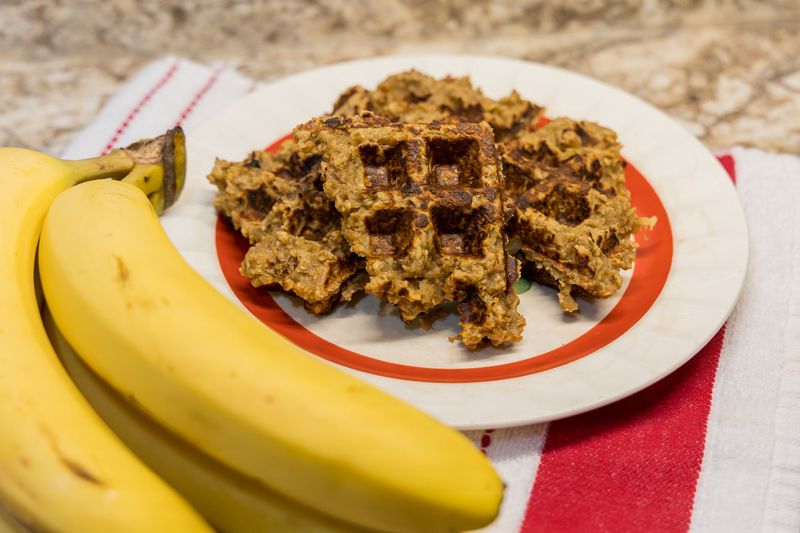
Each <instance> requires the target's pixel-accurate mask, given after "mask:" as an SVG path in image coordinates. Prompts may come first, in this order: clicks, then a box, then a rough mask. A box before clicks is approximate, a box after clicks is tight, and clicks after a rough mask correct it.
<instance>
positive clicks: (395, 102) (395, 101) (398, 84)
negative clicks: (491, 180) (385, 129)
mask: <svg viewBox="0 0 800 533" xmlns="http://www.w3.org/2000/svg"><path fill="white" fill-rule="evenodd" d="M362 111H371V112H372V113H375V114H376V115H380V116H384V117H387V118H389V119H390V120H392V121H396V122H407V123H419V124H427V123H430V122H434V121H438V122H480V121H482V120H484V121H486V122H488V123H489V124H490V125H491V126H492V129H493V130H494V134H495V139H496V140H497V141H498V142H500V141H506V140H509V139H512V138H514V137H516V136H517V135H519V134H522V133H525V132H527V131H530V129H531V127H532V126H533V125H534V124H536V122H537V121H538V120H539V118H540V117H541V115H542V112H543V109H542V108H541V107H540V106H538V105H536V104H533V103H531V102H529V101H527V100H524V99H523V98H522V97H520V95H519V93H517V92H516V91H512V92H511V94H509V95H508V96H505V97H503V98H501V99H499V100H493V99H491V98H488V97H487V96H484V94H483V93H482V92H481V91H480V89H477V88H475V87H473V86H472V83H471V82H470V80H469V78H468V77H463V78H454V77H450V76H447V77H445V78H442V79H436V78H433V77H431V76H428V75H426V74H422V73H421V72H419V71H416V70H409V71H406V72H401V73H399V74H395V75H393V76H389V77H388V78H386V79H385V80H384V81H383V82H381V83H380V84H379V85H378V86H377V88H376V89H375V90H373V91H368V90H367V89H364V88H363V87H361V86H354V87H351V88H350V89H348V90H347V91H345V92H344V93H342V94H341V96H339V99H338V100H337V101H336V103H335V104H334V107H333V113H334V114H335V115H339V116H355V115H358V114H359V113H361V112H362Z"/></svg>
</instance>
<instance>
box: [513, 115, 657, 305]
mask: <svg viewBox="0 0 800 533" xmlns="http://www.w3.org/2000/svg"><path fill="white" fill-rule="evenodd" d="M619 149H620V145H619V143H618V142H617V139H616V135H615V134H614V132H613V131H611V130H609V129H606V128H603V127H601V126H598V125H596V124H593V123H590V122H575V121H572V120H569V119H564V118H562V119H558V120H554V121H553V122H551V123H549V124H548V125H546V126H544V127H542V128H540V129H538V130H536V131H535V132H532V133H529V134H526V135H523V136H521V137H519V138H518V139H516V140H514V141H513V142H511V143H508V144H507V145H506V146H505V147H504V152H505V153H504V154H503V167H504V170H505V174H506V180H507V181H506V190H507V191H508V194H510V195H512V196H518V199H517V201H516V205H515V212H514V217H513V219H512V221H511V223H510V224H509V228H508V230H509V233H510V234H511V235H512V237H513V238H512V243H511V248H512V251H516V249H517V248H519V249H520V251H521V254H522V257H524V259H525V260H527V261H528V263H527V264H526V265H525V266H524V267H523V270H524V272H525V275H526V276H529V277H532V278H533V279H535V280H537V281H540V282H543V283H548V284H551V285H554V286H556V287H557V288H558V289H559V293H558V299H559V303H560V305H561V308H562V309H563V310H565V311H569V312H572V311H576V310H577V309H578V304H577V302H576V301H575V299H574V298H573V294H572V293H573V289H575V288H577V289H578V290H579V291H582V292H584V293H586V294H589V295H591V296H595V297H598V298H607V297H609V296H611V295H612V294H614V293H615V292H616V291H617V290H618V289H619V288H620V286H621V284H622V276H621V275H620V273H619V271H620V270H621V269H623V270H627V269H629V268H631V267H632V266H633V260H634V258H635V255H636V243H635V241H633V240H632V239H631V238H630V237H631V235H633V234H634V233H636V232H637V231H639V230H640V229H641V228H642V227H645V226H652V224H653V223H654V222H655V221H654V220H650V219H642V218H639V217H638V216H637V215H636V211H635V209H633V208H632V207H631V204H630V193H629V192H628V190H627V188H626V187H625V174H624V168H625V163H624V161H623V159H622V157H621V156H620V153H619Z"/></svg>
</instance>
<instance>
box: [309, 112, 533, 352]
mask: <svg viewBox="0 0 800 533" xmlns="http://www.w3.org/2000/svg"><path fill="white" fill-rule="evenodd" d="M294 133H295V138H296V139H297V141H298V146H299V147H300V150H301V154H302V155H303V156H305V157H312V156H313V155H314V154H323V157H324V161H323V165H322V169H323V173H324V177H325V179H324V184H323V186H324V190H325V192H326V193H327V195H328V196H329V197H330V198H332V199H333V200H334V202H335V205H336V209H337V210H338V211H339V212H340V213H341V214H342V232H343V234H344V236H345V237H346V238H347V240H348V242H349V243H350V246H351V250H352V251H353V252H354V253H356V254H358V255H359V256H361V257H364V258H365V259H366V270H367V273H368V274H369V281H368V282H367V284H366V286H365V290H366V291H367V292H370V293H372V294H375V295H376V296H378V297H379V298H383V299H386V300H388V301H389V302H391V303H393V304H395V305H396V306H397V308H398V310H399V312H400V316H401V317H402V319H403V320H405V321H412V320H414V319H415V318H416V317H418V316H419V315H421V314H423V313H429V312H431V311H433V310H434V309H435V308H436V307H437V306H439V305H440V304H442V303H444V302H448V301H450V302H456V303H457V309H458V311H459V314H460V316H461V321H460V325H461V328H462V330H461V333H460V335H459V339H460V340H461V342H463V343H464V344H465V345H466V346H467V347H470V348H474V347H477V346H478V345H479V344H480V343H481V342H482V341H483V340H484V339H488V341H489V342H491V343H492V344H494V345H500V344H503V343H506V342H514V341H518V340H520V339H521V332H522V328H523V327H524V325H525V320H524V318H523V317H522V316H521V315H520V314H519V313H518V312H517V305H518V303H519V299H518V298H517V295H516V294H515V293H514V290H513V285H514V283H515V282H516V280H517V278H518V276H519V266H518V262H517V261H516V260H515V259H514V258H513V257H511V256H509V255H508V254H507V253H506V247H505V244H506V237H505V235H504V233H503V223H504V222H503V205H502V191H501V188H500V187H501V183H502V176H501V174H500V169H499V166H500V165H499V161H498V158H497V155H496V150H495V145H494V135H493V132H492V130H491V128H490V127H489V125H488V124H486V123H476V124H440V123H436V122H434V123H431V124H428V125H421V124H398V123H391V122H390V121H389V120H388V119H385V118H382V117H377V116H374V115H372V114H369V113H366V114H364V115H360V116H357V117H352V118H341V117H327V118H321V119H314V120H312V121H310V122H308V123H306V124H304V125H301V126H299V127H298V128H296V129H295V132H294Z"/></svg>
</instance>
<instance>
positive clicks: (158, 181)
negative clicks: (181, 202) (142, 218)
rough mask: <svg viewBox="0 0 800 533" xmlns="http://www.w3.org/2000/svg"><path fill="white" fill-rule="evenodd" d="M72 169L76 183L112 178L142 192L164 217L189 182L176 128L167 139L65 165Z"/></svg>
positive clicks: (183, 143)
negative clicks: (120, 180) (186, 180)
mask: <svg viewBox="0 0 800 533" xmlns="http://www.w3.org/2000/svg"><path fill="white" fill-rule="evenodd" d="M64 163H65V164H66V165H67V166H69V167H70V168H71V169H72V173H73V176H74V179H75V183H82V182H84V181H89V180H95V179H101V178H112V179H122V178H124V180H123V181H125V182H128V183H130V184H131V185H134V186H136V187H138V188H139V189H141V190H142V191H143V192H144V193H145V194H146V195H147V197H148V198H149V199H150V201H151V202H152V203H153V206H154V207H155V209H156V212H157V213H158V214H161V213H162V212H163V211H164V210H165V209H166V208H168V207H169V206H171V205H172V204H173V203H174V202H175V200H177V199H178V196H179V195H180V194H181V190H182V189H183V183H184V181H185V178H186V139H185V137H184V135H183V130H182V129H181V127H180V126H177V127H175V128H173V129H171V130H169V131H167V132H166V133H165V134H164V135H160V136H158V137H154V138H152V139H143V140H141V141H137V142H135V143H133V144H131V145H129V146H127V147H125V148H118V149H116V150H114V151H112V152H111V153H109V154H106V155H103V156H100V157H94V158H92V159H81V160H78V161H64Z"/></svg>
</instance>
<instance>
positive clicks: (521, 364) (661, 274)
mask: <svg viewBox="0 0 800 533" xmlns="http://www.w3.org/2000/svg"><path fill="white" fill-rule="evenodd" d="M288 139H291V134H289V135H286V136H284V137H282V138H281V139H278V140H277V141H276V142H275V143H273V144H272V145H270V146H269V147H268V148H267V151H269V152H273V153H274V152H275V151H277V149H278V148H279V147H280V145H281V144H283V142H284V141H286V140H288ZM625 180H626V184H627V186H628V189H630V191H631V204H632V205H633V206H634V207H635V208H636V210H637V211H638V212H639V213H645V214H647V215H648V216H653V215H655V216H656V217H657V218H658V223H657V224H656V226H655V228H654V229H653V230H651V231H648V232H644V233H640V234H638V235H637V236H636V242H638V243H639V249H638V250H637V253H636V264H635V265H634V269H633V276H632V277H631V280H630V283H629V284H628V288H627V290H626V291H625V293H624V294H623V295H622V297H621V298H620V300H619V302H617V305H616V306H614V308H613V309H612V310H611V312H609V313H608V314H607V315H606V316H605V317H604V318H603V319H602V320H601V321H600V322H598V323H597V324H595V325H594V326H593V327H592V328H591V329H589V330H588V331H587V332H585V333H583V334H582V335H580V336H579V337H577V338H576V339H573V340H572V341H570V342H568V343H566V344H564V345H563V346H560V347H558V348H555V349H553V350H550V351H548V352H544V353H540V354H536V355H532V356H531V357H528V358H526V359H523V360H521V361H515V362H513V363H503V364H499V365H494V366H485V367H477V368H427V367H421V366H412V365H401V364H398V363H391V362H388V361H382V360H380V359H375V358H373V357H370V356H367V355H363V354H360V353H356V352H353V351H350V350H348V349H346V348H343V347H342V346H339V345H337V344H333V343H332V342H330V341H327V340H325V339H323V338H322V337H319V336H317V335H315V334H314V333H312V332H311V331H309V330H308V329H306V328H305V327H303V326H302V325H300V324H299V323H297V322H296V321H295V320H294V319H293V318H292V317H291V316H289V315H288V314H287V313H286V312H285V311H284V310H283V309H282V308H281V307H280V306H279V305H278V304H277V303H276V302H275V300H274V299H273V298H272V296H271V295H270V294H269V292H268V291H266V290H263V289H256V288H254V287H253V286H252V285H250V281H249V280H248V279H247V278H245V277H244V276H242V275H241V274H240V273H239V265H240V264H241V262H242V259H243V258H244V255H245V253H246V252H247V249H248V248H249V243H248V242H247V239H245V238H244V237H242V236H241V235H240V234H239V233H238V232H236V231H235V230H234V229H233V228H232V227H231V225H230V224H229V223H228V222H226V221H225V220H223V219H222V218H218V219H217V227H216V245H217V257H218V258H219V264H220V267H222V273H223V274H224V275H225V279H226V280H227V281H228V284H229V285H230V287H231V289H233V292H234V294H236V296H237V297H238V298H239V300H240V301H241V302H242V304H244V306H245V307H246V308H247V309H249V310H250V312H251V313H253V314H254V315H255V316H256V317H257V318H258V319H259V320H261V321H262V322H263V323H264V324H266V325H267V326H269V327H270V328H272V329H273V330H275V331H276V332H278V333H280V334H281V335H283V336H284V337H286V338H288V339H289V340H290V341H292V342H293V343H295V344H296V345H297V346H299V347H300V348H303V349H304V350H307V351H309V352H311V353H313V354H315V355H318V356H319V357H322V358H324V359H327V360H329V361H332V362H334V363H337V364H340V365H343V366H346V367H349V368H353V369H355V370H360V371H362V372H368V373H370V374H377V375H380V376H386V377H390V378H396V379H405V380H410V381H427V382H437V383H471V382H478V381H494V380H501V379H509V378H516V377H520V376H526V375H529V374H535V373H537V372H542V371H544V370H549V369H551V368H555V367H558V366H561V365H565V364H567V363H570V362H572V361H575V360H576V359H580V358H581V357H585V356H587V355H589V354H591V353H593V352H595V351H597V350H599V349H600V348H602V347H603V346H606V345H608V344H609V343H611V342H612V341H614V340H615V339H617V338H619V337H620V336H621V335H622V334H623V333H625V332H626V331H628V330H629V329H630V328H631V327H633V325H634V324H636V323H637V322H638V321H639V319H641V318H642V317H643V316H644V314H645V313H646V312H647V311H648V310H649V309H650V307H652V305H653V303H654V302H655V301H656V299H657V298H658V295H659V294H661V290H662V289H663V288H664V284H665V283H666V281H667V277H668V276H669V271H670V267H671V265H672V253H673V241H672V228H671V227H670V224H669V217H668V216H667V211H666V209H664V205H663V204H662V203H661V200H660V199H659V197H658V195H657V194H656V192H655V190H654V189H653V187H652V186H651V185H650V183H649V182H648V181H647V180H646V179H645V177H644V176H642V174H641V173H640V172H639V171H638V170H637V169H636V168H635V167H634V166H633V165H631V164H628V166H627V167H626V168H625Z"/></svg>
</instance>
